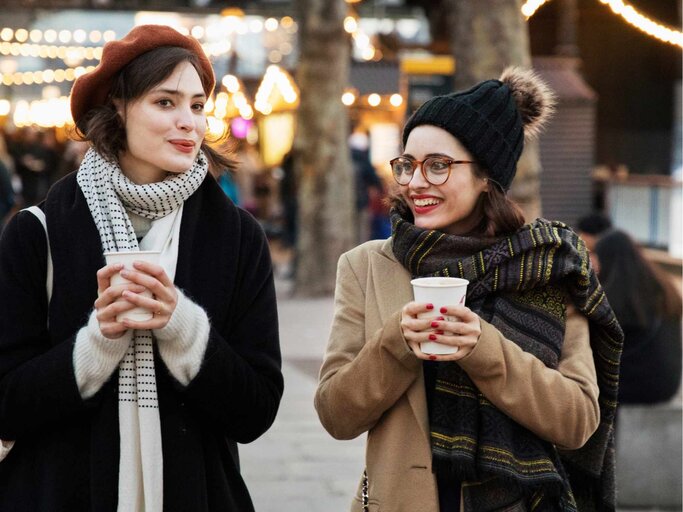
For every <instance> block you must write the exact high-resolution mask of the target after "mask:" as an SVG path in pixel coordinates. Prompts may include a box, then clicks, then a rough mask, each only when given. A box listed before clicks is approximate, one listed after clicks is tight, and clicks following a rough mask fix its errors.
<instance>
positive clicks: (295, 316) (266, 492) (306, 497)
mask: <svg viewBox="0 0 683 512" xmlns="http://www.w3.org/2000/svg"><path fill="white" fill-rule="evenodd" d="M285 287H286V284H283V283H278V290H279V292H280V296H281V297H280V298H281V300H280V301H279V305H278V309H279V314H280V324H281V327H280V333H281V344H282V355H283V373H284V377H285V393H284V396H283V399H282V404H281V406H280V412H279V414H278V417H277V419H276V420H275V424H274V425H273V427H272V428H271V429H270V430H269V431H268V432H267V433H266V434H265V435H264V436H263V437H261V438H260V439H258V440H257V441H256V442H254V443H252V444H250V445H245V446H241V447H240V456H241V463H242V473H243V475H244V477H245V480H246V481H247V485H248V486H249V489H250V492H251V494H252V497H253V499H254V505H255V507H256V510H257V512H294V511H296V512H300V511H307V512H323V511H340V512H343V511H346V510H348V508H349V504H350V500H351V496H352V493H353V491H354V490H355V488H356V485H357V483H358V478H359V476H360V474H361V472H362V469H363V453H364V442H365V438H364V437H360V438H358V439H355V440H353V441H337V440H335V439H333V438H332V437H331V436H330V435H329V434H328V433H327V432H326V431H325V430H324V429H323V427H322V426H321V425H320V423H319V421H318V417H317V415H316V412H315V409H314V408H313V395H314V393H315V388H316V382H317V372H318V369H319V368H320V363H321V362H322V356H323V353H324V350H325V343H326V341H327V334H328V332H329V326H330V322H331V319H332V307H333V306H332V299H331V298H325V299H318V300H291V299H287V298H285V297H284V296H286V290H285ZM283 290H285V291H283Z"/></svg>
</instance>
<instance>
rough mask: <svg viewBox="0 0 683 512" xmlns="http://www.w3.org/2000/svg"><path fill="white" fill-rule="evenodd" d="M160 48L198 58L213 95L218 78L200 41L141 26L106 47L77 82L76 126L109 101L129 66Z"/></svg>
mask: <svg viewBox="0 0 683 512" xmlns="http://www.w3.org/2000/svg"><path fill="white" fill-rule="evenodd" d="M161 46H179V47H181V48H185V49H187V50H190V51H191V52H193V53H194V54H196V55H197V57H198V58H199V63H200V64H201V66H202V68H203V69H204V72H205V73H206V76H208V77H210V82H209V83H208V84H204V85H205V86H206V89H205V90H204V92H205V93H206V95H207V96H209V95H210V94H211V93H212V92H213V88H214V86H215V85H216V77H215V75H214V73H213V68H212V67H211V62H210V61H209V59H208V57H207V56H206V54H205V53H204V50H203V49H202V46H201V45H200V44H199V41H197V40H196V39H195V38H193V37H190V36H184V35H182V34H181V33H180V32H178V31H177V30H175V29H173V28H171V27H167V26H165V25H140V26H137V27H135V28H134V29H133V30H131V31H130V32H128V34H126V36H125V37H124V38H123V39H121V40H119V41H110V42H108V43H107V44H105V45H104V49H103V50H102V60H101V61H100V63H99V64H98V66H97V67H96V68H95V69H94V70H93V71H91V72H90V73H86V74H85V75H82V76H80V77H79V78H78V79H77V80H76V81H75V82H74V85H73V87H72V88H71V115H72V116H73V119H74V122H75V123H78V121H79V120H80V119H81V118H82V117H83V116H84V115H85V114H87V113H88V111H89V110H90V109H92V108H93V107H96V106H98V105H102V104H103V103H104V102H105V101H106V100H107V95H108V94H109V90H110V88H111V84H112V78H113V77H114V76H115V75H116V74H117V73H118V72H119V71H121V69H123V68H124V67H125V66H126V65H127V64H128V63H129V62H131V61H132V60H133V59H135V58H136V57H139V56H140V55H142V54H143V53H146V52H148V51H150V50H154V49H155V48H159V47H161Z"/></svg>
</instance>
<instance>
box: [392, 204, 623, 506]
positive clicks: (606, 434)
mask: <svg viewBox="0 0 683 512" xmlns="http://www.w3.org/2000/svg"><path fill="white" fill-rule="evenodd" d="M407 218H410V217H409V214H407V213H405V212H404V213H403V215H401V213H400V212H399V209H397V208H394V209H393V210H392V231H393V242H392V243H393V251H394V254H395V255H396V257H397V258H398V260H399V261H400V262H402V264H403V265H404V266H405V267H406V269H408V271H409V272H410V274H411V275H412V276H413V277H418V276H453V277H462V278H465V279H468V280H469V281H470V285H469V286H468V290H467V305H468V307H470V308H471V309H472V310H473V311H475V312H476V313H477V314H479V315H480V317H481V318H483V319H484V320H486V321H487V322H489V323H491V324H492V325H494V326H495V327H496V328H497V329H498V330H499V331H501V333H502V334H503V335H504V336H505V337H506V338H507V339H509V340H512V341H513V342H514V343H516V344H517V345H519V346H520V347H521V348H522V349H523V350H525V351H527V352H529V353H531V354H533V355H534V356H535V357H537V358H538V359H540V360H541V361H543V363H545V364H546V366H549V367H551V368H555V367H557V364H558V362H559V358H560V354H561V351H562V343H563V338H564V327H565V320H566V308H565V300H566V297H569V298H570V299H571V301H572V302H573V303H574V305H575V306H576V307H577V309H578V310H579V311H580V312H581V313H583V314H584V315H585V316H586V317H587V318H588V320H589V326H590V343H591V348H592V350H593V357H594V361H595V367H596V371H597V377H598V386H599V390H600V396H599V405H600V425H599V427H598V429H597V431H596V432H595V433H594V434H593V436H592V437H591V438H590V439H589V441H588V442H587V443H586V445H585V446H584V447H583V448H581V449H579V450H573V451H565V452H562V453H560V452H559V451H558V450H557V449H556V448H555V447H554V446H553V445H552V444H551V443H549V442H546V441H543V440H541V439H540V438H538V437H537V436H536V435H534V434H533V433H531V432H530V431H528V430H527V429H525V428H524V427H522V426H521V425H519V424H517V423H516V422H515V421H513V420H512V419H510V418H509V417H508V416H507V415H505V414H503V413H502V412H501V411H499V410H498V409H497V408H496V407H495V406H493V405H492V404H491V402H490V401H489V400H487V399H486V397H484V396H483V395H482V394H481V392H480V391H479V390H478V389H477V387H476V386H475V385H474V383H473V382H472V381H471V379H470V378H469V377H468V375H467V374H466V373H465V371H464V370H462V369H461V368H460V366H459V365H458V364H457V363H455V362H451V363H440V364H439V367H438V370H437V384H436V390H435V392H434V406H433V410H432V415H431V418H430V429H431V440H432V455H433V460H434V468H435V470H436V471H437V472H439V473H440V474H444V475H452V476H453V478H454V479H457V480H460V481H484V480H487V479H490V478H491V477H498V478H496V479H494V481H498V482H499V486H498V488H496V493H497V494H498V496H496V499H500V498H501V496H500V495H501V494H502V500H501V501H502V502H503V503H504V502H505V494H506V493H508V494H513V493H521V494H522V495H523V496H524V497H525V499H526V501H527V506H528V509H529V510H562V511H574V510H581V511H584V510H612V511H613V510H614V509H615V486H614V463H615V460H614V432H613V424H614V415H615V410H616V404H617V387H618V376H619V359H620V355H621V349H622V342H623V334H622V332H621V328H620V327H619V324H618V323H617V320H616V317H615V316H614V313H613V312H612V310H611V308H610V306H609V304H608V303H607V299H606V298H605V294H604V292H603V290H602V287H601V286H600V284H599V282H598V280H597V278H596V276H595V273H594V272H593V270H592V269H591V267H590V266H589V260H588V254H587V251H586V248H585V245H584V243H583V242H582V241H581V240H580V239H579V238H578V236H577V235H576V234H575V233H574V232H573V231H572V230H571V229H570V228H569V227H567V226H566V225H564V224H562V223H560V222H551V221H547V220H544V219H538V220H537V221H535V222H533V223H531V224H528V225H526V226H524V227H522V228H521V229H520V230H518V231H517V232H516V233H513V234H511V235H508V236H503V237H499V238H497V239H490V240H488V242H490V243H487V244H482V243H481V239H477V238H473V237H462V236H454V235H447V234H445V233H442V232H439V231H434V230H425V229H421V228H418V227H416V226H415V225H414V224H412V223H411V222H409V221H408V220H406V219H407ZM463 248H469V249H472V248H474V249H473V250H470V251H469V252H468V253H467V254H463V253H464V252H467V251H463ZM489 494H490V495H492V494H494V493H493V492H491V493H489ZM485 499H486V500H490V499H493V498H491V496H488V497H486V498H485ZM485 506H486V505H484V504H483V503H479V502H477V503H467V501H466V502H465V507H466V510H488V509H487V508H485Z"/></svg>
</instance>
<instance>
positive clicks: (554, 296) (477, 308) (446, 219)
mask: <svg viewBox="0 0 683 512" xmlns="http://www.w3.org/2000/svg"><path fill="white" fill-rule="evenodd" d="M552 104H553V99H552V94H551V93H550V91H549V90H548V88H547V86H546V85H545V84H544V83H543V82H542V81H541V80H540V79H539V78H538V77H536V75H534V74H533V73H531V72H528V71H524V70H521V69H518V68H511V69H508V70H506V71H505V72H504V73H503V75H502V76H501V79H500V80H487V81H485V82H482V83H479V84H477V85H475V86H474V87H472V88H471V89H469V90H466V91H462V92H458V93H454V94H450V95H447V96H437V97H435V98H432V99H430V100H428V101H427V102H426V103H425V104H423V105H422V106H421V107H420V108H419V109H418V110H417V111H416V112H415V113H413V114H412V116H411V117H410V118H409V119H408V121H407V123H406V125H405V127H404V129H403V145H404V150H403V153H402V154H401V155H400V156H398V157H397V158H395V159H393V160H392V161H391V168H392V172H393V176H394V178H395V180H396V182H397V183H398V186H399V195H398V196H397V197H396V198H395V201H394V208H393V210H392V214H391V220H392V236H391V238H389V239H387V240H378V241H372V242H367V243H365V244H363V245H360V246H359V247H357V248H355V249H353V250H351V251H350V252H348V253H346V254H344V255H342V256H341V258H340V260H339V264H338V271H337V284H336V291H335V313H334V320H333V323H332V327H331V330H330V338H329V342H328V346H327V352H326V355H325V359H324V362H323V365H322V368H321V370H320V382H319V384H318V389H317V392H316V395H315V407H316V409H317V411H318V416H319V417H320V420H321V422H322V424H323V426H324V427H325V428H326V429H327V431H328V432H329V433H330V434H331V435H332V436H334V437H335V438H337V439H351V438H354V437H356V436H359V435H361V434H363V433H367V448H366V469H365V472H364V474H363V475H362V476H361V479H360V483H359V486H358V491H357V493H356V496H355V499H354V500H353V502H352V506H351V510H352V511H354V512H355V511H369V510H388V511H391V512H414V511H418V510H419V511H420V512H459V511H464V512H486V511H501V510H508V511H523V510H563V511H576V510H614V507H615V489H614V451H613V439H614V438H613V420H614V416H615V407H616V399H617V381H618V368H619V355H620V350H621V342H622V339H623V338H622V333H621V330H620V329H619V325H618V323H617V320H616V317H615V316H614V313H613V312H612V310H611V309H610V308H609V305H608V304H607V302H606V300H605V299H604V292H603V291H602V288H601V287H600V284H599V282H598V280H597V277H596V275H595V273H594V272H593V271H592V269H591V267H590V262H589V259H588V254H587V251H586V248H585V245H584V244H583V242H582V241H581V240H580V239H579V238H578V236H577V235H576V233H574V232H573V231H572V230H571V229H569V228H568V227H567V226H566V225H564V224H562V223H559V222H552V221H547V220H543V219H538V220H537V221H535V222H532V223H531V224H527V225H524V219H523V217H522V214H521V212H520V210H519V207H518V206H516V205H515V203H513V202H512V201H511V200H510V199H509V197H508V196H507V191H508V190H509V188H510V185H511V183H512V180H513V178H514V176H515V172H516V169H517V162H518V160H519V157H520V154H521V152H522V148H523V145H524V138H525V137H532V136H533V135H534V134H535V133H537V132H538V130H539V129H540V127H541V126H542V125H543V123H544V122H545V120H546V119H547V118H548V117H549V115H550V113H551V111H552ZM424 276H452V277H461V278H465V279H467V280H469V286H468V288H467V300H466V304H467V306H462V305H447V306H444V307H443V308H442V309H440V311H439V313H440V314H441V316H437V317H436V318H431V319H424V318H421V317H420V315H421V314H424V313H427V312H429V311H430V309H433V308H434V305H433V304H425V303H418V302H415V301H414V300H413V298H412V297H413V294H412V289H411V278H416V277H424ZM426 341H436V342H440V343H442V344H445V345H450V346H452V347H456V348H457V351H456V352H455V353H453V354H449V355H435V354H427V353H424V352H423V351H422V350H421V348H420V344H421V343H422V342H426Z"/></svg>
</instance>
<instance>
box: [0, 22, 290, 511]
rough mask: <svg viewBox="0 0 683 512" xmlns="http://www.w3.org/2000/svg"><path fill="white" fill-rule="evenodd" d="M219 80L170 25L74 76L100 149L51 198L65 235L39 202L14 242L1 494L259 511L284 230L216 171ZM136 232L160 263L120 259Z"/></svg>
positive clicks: (81, 117) (20, 498) (275, 381)
mask: <svg viewBox="0 0 683 512" xmlns="http://www.w3.org/2000/svg"><path fill="white" fill-rule="evenodd" d="M214 84H215V78H214V74H213V70H212V68H211V64H210V62H209V61H208V59H207V57H206V55H205V54H204V52H203V50H202V48H201V46H200V45H199V43H198V42H197V41H196V40H194V39H192V38H191V37H186V36H183V35H181V34H180V33H178V32H177V31H175V30H173V29H171V28H169V27H163V26H156V25H147V26H140V27H137V28H135V29H133V30H132V31H131V32H130V33H129V34H128V35H126V36H125V37H124V38H123V39H121V40H120V41H114V42H110V43H108V44H107V45H105V48H104V51H103V55H102V61H101V63H100V65H99V66H98V67H97V68H96V69H95V70H94V71H92V72H91V73H88V74H86V75H83V76H82V77H80V78H79V79H78V80H77V81H76V83H75V84H74V87H73V90H72V96H71V110H72V114H73V118H74V121H75V123H76V126H77V129H78V131H79V132H80V133H81V134H82V136H83V138H84V139H85V140H87V141H89V142H90V144H91V148H90V150H89V151H88V153H87V154H86V155H85V158H84V160H83V163H82V164H81V166H80V168H79V169H78V172H75V173H72V174H70V175H68V176H66V177H65V178H64V179H62V180H61V181H60V182H58V183H57V184H56V185H55V186H54V187H53V188H52V190H51V191H50V193H49V194H48V196H47V199H46V200H45V201H44V202H43V203H42V204H41V205H40V208H41V210H42V211H43V212H44V214H45V216H46V218H47V232H48V239H49V245H48V244H47V243H46V236H45V231H44V229H43V227H42V226H41V223H40V221H39V220H38V219H37V217H36V216H35V215H33V214H32V213H30V212H21V213H19V214H18V215H16V216H15V217H14V218H13V219H12V221H11V222H10V223H9V225H8V226H7V228H6V230H5V231H4V233H3V236H2V239H1V241H0V296H3V297H5V302H4V307H3V308H2V309H1V310H0V439H3V440H4V441H3V445H4V446H5V448H6V447H7V446H8V445H9V443H7V441H10V442H13V443H14V444H13V447H12V449H11V450H10V451H9V453H6V455H5V458H4V460H2V462H0V510H8V511H9V510H12V511H15V512H20V511H27V512H28V511H38V510H39V511H41V512H50V511H55V512H57V511H66V510H68V511H70V512H78V511H92V512H105V511H112V512H114V511H119V512H131V511H133V512H135V511H146V512H161V511H179V512H180V511H183V512H184V511H190V510H191V511H193V512H195V511H218V510H221V511H222V510H235V511H250V510H253V506H252V503H251V500H250V498H249V494H248V492H247V489H246V487H245V484H244V481H243V480H242V477H241V476H240V471H239V460H238V454H237V443H238V442H240V443H247V442H250V441H253V440H254V439H256V438H257V437H258V436H260V435H261V434H262V433H263V432H265V431H266V430H267V429H268V427H269V426H270V425H271V424H272V422H273V420H274V418H275V414H276V412H277V409H278V405H279V402H280V397H281V395H282V389H283V381H282V375H281V372H280V351H279V341H278V330H277V311H276V306H275V293H274V288H273V274H272V269H271V262H270V259H269V251H268V245H267V242H266V239H265V237H264V234H263V232H262V230H261V228H260V227H259V225H258V224H257V222H256V221H255V220H254V219H253V218H252V217H251V216H250V215H249V214H247V213H245V212H244V211H242V210H240V209H238V208H237V207H235V206H234V205H233V204H232V203H231V202H230V201H229V200H228V199H227V198H226V197H225V195H224V194H223V192H222V191H221V189H220V188H219V186H218V185H217V184H216V182H215V180H214V179H213V178H212V177H211V176H210V174H209V172H208V170H209V167H210V166H211V165H219V166H223V167H225V166H229V165H231V162H230V161H229V160H228V159H226V157H224V156H222V155H220V154H219V153H217V152H215V151H214V150H212V149H211V148H210V147H208V146H207V144H206V142H205V134H206V115H205V113H204V104H205V103H206V101H207V100H208V98H209V96H210V95H211V93H212V91H213V87H214ZM48 248H49V249H50V252H49V253H48V251H47V249H48ZM135 250H155V251H160V253H161V255H160V261H159V264H152V263H145V262H137V263H135V264H134V268H133V269H127V270H122V266H121V265H117V264H109V265H107V264H105V259H104V256H103V254H104V253H107V252H126V251H135ZM48 258H50V259H51V262H52V268H53V270H54V273H53V276H52V282H51V284H52V287H53V293H52V296H51V298H49V299H48V297H47V295H46V288H47V287H46V279H47V277H46V274H47V269H48ZM119 272H120V273H121V275H122V276H123V277H124V278H126V279H127V280H128V284H123V285H112V283H111V278H112V277H113V276H114V275H115V274H117V273H119ZM142 292H151V293H152V295H151V297H150V296H149V295H145V294H143V293H142ZM135 307H142V308H144V309H146V310H147V311H150V312H153V315H152V317H151V319H149V320H137V321H133V320H127V319H123V318H122V317H121V316H119V315H122V314H125V313H126V312H127V311H130V310H131V309H133V308H135ZM6 451H7V450H6V449H5V452H6Z"/></svg>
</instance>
